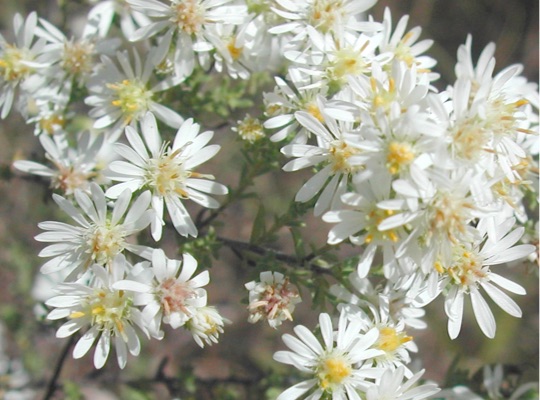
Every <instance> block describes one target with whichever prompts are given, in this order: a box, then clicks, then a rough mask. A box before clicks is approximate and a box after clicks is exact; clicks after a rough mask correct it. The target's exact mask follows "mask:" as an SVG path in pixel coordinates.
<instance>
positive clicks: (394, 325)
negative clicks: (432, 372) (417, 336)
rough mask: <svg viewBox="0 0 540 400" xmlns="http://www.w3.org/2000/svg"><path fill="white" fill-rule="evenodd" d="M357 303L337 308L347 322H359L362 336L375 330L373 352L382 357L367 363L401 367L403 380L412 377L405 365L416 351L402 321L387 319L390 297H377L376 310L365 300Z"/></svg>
mask: <svg viewBox="0 0 540 400" xmlns="http://www.w3.org/2000/svg"><path fill="white" fill-rule="evenodd" d="M356 303H358V305H356V304H353V303H349V304H345V303H341V304H339V306H338V308H339V309H340V310H341V311H342V312H345V313H346V315H347V318H348V319H349V320H351V321H359V322H360V323H361V328H360V329H361V331H362V332H367V331H371V330H373V329H376V330H378V332H379V335H378V339H377V341H376V342H375V343H374V344H373V348H374V349H377V350H380V351H381V354H379V355H378V356H376V357H373V358H372V359H371V360H369V362H370V363H372V364H374V365H376V366H377V367H379V368H396V367H400V366H404V367H405V374H406V376H407V377H410V376H412V372H411V371H410V370H409V369H408V368H407V367H406V365H407V364H408V363H410V361H411V357H410V355H409V352H417V351H418V347H417V346H416V344H415V343H414V342H413V337H412V336H409V335H408V334H407V331H406V330H405V323H404V320H403V319H401V318H400V316H399V315H396V317H397V319H395V320H394V318H393V316H392V315H390V301H389V297H388V296H387V295H385V294H379V296H378V303H379V304H378V307H375V306H374V305H373V304H371V303H370V302H368V301H364V300H360V301H356ZM364 309H367V311H368V312H366V311H364Z"/></svg>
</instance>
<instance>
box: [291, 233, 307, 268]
mask: <svg viewBox="0 0 540 400" xmlns="http://www.w3.org/2000/svg"><path fill="white" fill-rule="evenodd" d="M290 231H291V235H292V239H293V244H294V252H295V254H296V257H298V259H300V260H302V259H304V258H305V257H306V250H305V248H304V239H303V238H302V235H301V233H300V230H299V229H297V228H296V227H292V226H291V228H290Z"/></svg>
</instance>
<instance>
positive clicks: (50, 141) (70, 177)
mask: <svg viewBox="0 0 540 400" xmlns="http://www.w3.org/2000/svg"><path fill="white" fill-rule="evenodd" d="M39 141H40V142H41V145H42V146H43V148H44V150H45V158H47V159H48V160H49V161H50V162H51V163H52V168H51V167H48V166H46V165H43V164H39V163H37V162H34V161H27V160H17V161H15V162H14V163H13V166H14V167H15V168H17V169H18V170H19V171H23V172H26V173H29V174H34V175H38V176H43V177H45V178H47V179H50V186H51V188H53V189H58V190H61V191H62V192H63V193H64V194H65V195H67V196H71V195H73V193H74V192H75V190H76V189H80V190H83V191H86V192H89V187H90V186H89V185H90V182H94V181H98V182H99V181H101V180H103V179H100V177H101V171H100V159H101V158H102V157H101V156H100V153H102V152H103V150H104V148H105V147H106V146H107V144H106V143H105V142H104V136H102V135H100V136H93V135H92V134H91V133H89V132H84V133H81V134H80V135H78V138H77V148H76V149H75V148H72V147H69V144H68V141H67V138H66V137H65V136H64V135H55V136H53V137H50V136H47V135H41V136H40V137H39Z"/></svg>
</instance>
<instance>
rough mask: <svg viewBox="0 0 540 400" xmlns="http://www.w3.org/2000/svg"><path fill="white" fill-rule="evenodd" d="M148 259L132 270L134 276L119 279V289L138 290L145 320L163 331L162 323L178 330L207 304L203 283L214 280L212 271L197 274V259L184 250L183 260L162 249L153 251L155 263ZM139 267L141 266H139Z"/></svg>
mask: <svg viewBox="0 0 540 400" xmlns="http://www.w3.org/2000/svg"><path fill="white" fill-rule="evenodd" d="M147 264H148V262H143V263H141V264H139V265H137V266H136V267H135V268H133V270H132V271H131V275H130V277H131V279H129V280H126V281H120V282H116V283H115V285H114V287H115V288H117V289H124V290H132V291H134V292H136V294H135V296H134V304H135V305H141V306H144V308H143V310H142V314H143V317H144V320H145V321H146V322H147V323H149V325H151V326H152V327H153V331H154V332H158V331H159V327H160V325H161V322H162V321H163V323H165V324H168V325H170V326H171V327H172V328H173V329H177V328H179V327H181V326H183V325H185V323H186V322H187V321H188V320H189V319H190V318H191V317H192V316H193V315H194V314H195V313H196V309H197V308H199V307H204V306H206V302H207V294H206V290H205V289H203V286H205V285H207V284H208V282H209V281H210V276H209V273H208V271H203V272H201V273H199V274H198V275H196V276H193V274H194V273H195V270H196V268H197V260H195V258H194V257H193V256H192V255H190V254H189V253H184V254H183V255H182V259H181V260H174V259H169V258H168V257H167V256H166V255H165V252H164V251H163V250H162V249H155V250H154V251H153V252H152V260H151V266H148V265H147ZM137 267H138V268H137Z"/></svg>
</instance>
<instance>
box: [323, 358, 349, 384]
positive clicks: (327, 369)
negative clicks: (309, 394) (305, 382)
mask: <svg viewBox="0 0 540 400" xmlns="http://www.w3.org/2000/svg"><path fill="white" fill-rule="evenodd" d="M351 373H352V368H351V363H350V362H349V361H348V360H347V359H346V358H345V357H344V356H342V355H339V354H337V355H334V354H330V355H328V356H326V357H324V358H323V359H322V360H321V361H320V363H319V365H318V368H317V378H318V380H319V386H320V388H321V389H323V390H325V391H329V392H331V391H332V390H333V389H334V388H335V387H336V386H338V385H341V384H342V383H343V381H344V380H345V379H346V378H347V377H349V376H350V375H351Z"/></svg>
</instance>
